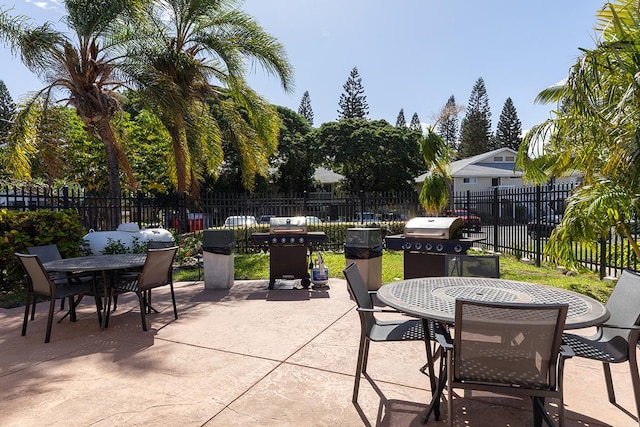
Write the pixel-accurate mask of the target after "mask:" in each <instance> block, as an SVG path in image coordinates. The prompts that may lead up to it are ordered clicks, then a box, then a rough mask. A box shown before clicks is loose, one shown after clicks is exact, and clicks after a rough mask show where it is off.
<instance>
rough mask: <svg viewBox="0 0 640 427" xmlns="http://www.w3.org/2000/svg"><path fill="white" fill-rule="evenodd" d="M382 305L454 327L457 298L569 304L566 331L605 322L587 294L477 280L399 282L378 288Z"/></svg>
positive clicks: (602, 308) (606, 315) (600, 308)
mask: <svg viewBox="0 0 640 427" xmlns="http://www.w3.org/2000/svg"><path fill="white" fill-rule="evenodd" d="M378 298H379V299H380V301H382V302H383V303H385V304H387V305H388V306H390V307H393V308H395V309H397V310H400V311H402V312H404V313H407V314H410V315H413V316H417V317H421V318H426V319H432V320H436V321H440V322H443V323H447V324H453V322H454V319H455V307H456V303H455V301H456V298H465V299H473V300H479V301H488V302H507V303H528V304H552V303H553V304H557V303H566V304H568V305H569V313H568V314H567V320H566V324H565V329H579V328H584V327H588V326H594V325H598V324H601V323H604V322H605V321H606V320H607V319H608V318H609V312H608V310H607V309H606V308H605V306H604V305H603V304H602V303H600V302H599V301H596V300H595V299H593V298H590V297H588V296H586V295H582V294H579V293H577V292H572V291H567V290H565V289H560V288H555V287H552V286H546V285H540V284H535V283H527V282H518V281H514V280H503V279H489V278H480V277H424V278H416V279H408V280H402V281H399V282H393V283H389V284H386V285H383V286H382V287H381V288H380V289H378Z"/></svg>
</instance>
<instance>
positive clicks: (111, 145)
mask: <svg viewBox="0 0 640 427" xmlns="http://www.w3.org/2000/svg"><path fill="white" fill-rule="evenodd" d="M97 130H98V135H99V136H100V139H102V142H103V143H104V149H105V152H106V155H107V173H108V176H109V196H110V203H109V204H108V205H109V212H108V221H109V228H110V229H111V230H115V229H116V228H117V227H118V225H119V224H120V222H121V220H122V210H121V209H120V206H121V196H122V194H121V187H120V163H119V161H118V153H117V148H116V144H117V141H116V136H115V133H114V131H113V128H112V127H111V122H110V121H109V120H107V119H101V120H100V122H99V123H98V126H97Z"/></svg>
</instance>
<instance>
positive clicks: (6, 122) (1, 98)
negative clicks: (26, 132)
mask: <svg viewBox="0 0 640 427" xmlns="http://www.w3.org/2000/svg"><path fill="white" fill-rule="evenodd" d="M15 114H16V105H15V104H14V103H13V99H12V98H11V94H10V93H9V90H8V89H7V86H6V85H5V84H4V82H3V81H2V80H0V143H2V141H3V140H4V138H5V136H6V135H7V134H8V133H9V129H10V128H11V122H12V121H13V116H14V115H15Z"/></svg>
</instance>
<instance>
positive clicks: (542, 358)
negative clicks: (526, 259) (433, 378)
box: [436, 299, 571, 426]
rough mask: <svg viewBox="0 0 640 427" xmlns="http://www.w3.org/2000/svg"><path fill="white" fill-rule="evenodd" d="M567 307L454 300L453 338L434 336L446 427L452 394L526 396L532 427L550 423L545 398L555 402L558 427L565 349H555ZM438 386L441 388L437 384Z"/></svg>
mask: <svg viewBox="0 0 640 427" xmlns="http://www.w3.org/2000/svg"><path fill="white" fill-rule="evenodd" d="M568 308H569V306H568V305H567V304H507V303H490V302H484V301H476V300H465V299H457V300H456V312H455V323H454V325H455V326H454V338H453V339H451V337H450V336H449V335H448V334H445V333H440V332H437V333H436V337H437V339H438V341H439V342H440V345H441V346H442V348H443V349H444V351H445V353H446V361H447V364H446V371H447V375H446V377H447V380H446V387H447V390H448V392H447V408H448V413H449V415H448V417H449V418H448V421H449V422H448V424H449V426H453V421H454V408H453V403H454V401H455V400H457V398H454V396H453V389H455V388H462V389H466V390H483V391H489V392H492V393H498V394H506V395H513V396H521V397H530V398H531V399H532V402H533V415H534V416H533V418H534V425H541V423H542V420H544V421H545V422H546V423H547V424H548V425H549V426H553V425H554V423H553V421H552V420H551V417H550V416H549V414H547V412H546V411H545V409H544V399H545V398H546V397H550V398H556V399H559V401H560V402H559V403H558V419H559V425H560V426H562V425H563V424H564V402H563V393H562V376H563V366H564V359H565V357H570V356H571V352H570V350H569V349H568V348H565V349H562V350H561V340H562V329H563V328H564V323H565V319H566V317H567V311H568ZM441 387H442V385H441Z"/></svg>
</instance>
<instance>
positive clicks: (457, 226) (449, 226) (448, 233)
mask: <svg viewBox="0 0 640 427" xmlns="http://www.w3.org/2000/svg"><path fill="white" fill-rule="evenodd" d="M462 226H463V221H462V218H459V217H438V216H435V217H418V218H412V219H410V220H409V221H407V224H406V225H405V227H404V237H415V238H427V239H438V240H444V239H458V238H460V237H461V236H462Z"/></svg>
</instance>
